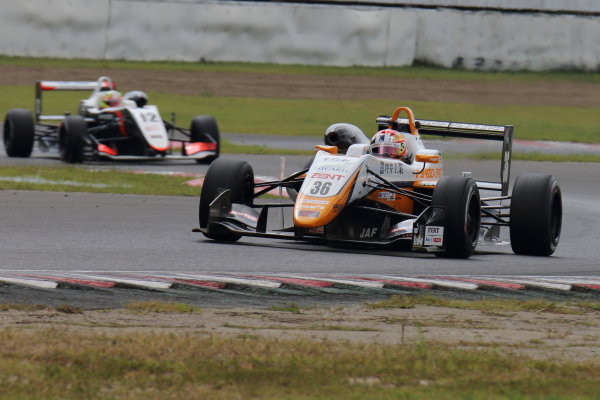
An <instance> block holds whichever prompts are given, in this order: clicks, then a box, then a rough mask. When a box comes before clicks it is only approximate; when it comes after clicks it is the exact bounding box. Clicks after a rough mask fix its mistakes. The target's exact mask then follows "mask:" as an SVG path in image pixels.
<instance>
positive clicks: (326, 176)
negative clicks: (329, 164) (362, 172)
mask: <svg viewBox="0 0 600 400" xmlns="http://www.w3.org/2000/svg"><path fill="white" fill-rule="evenodd" d="M310 177H311V178H315V179H333V180H338V181H339V180H340V179H342V178H343V177H344V175H340V174H325V173H322V172H313V173H312V175H311V176H310Z"/></svg>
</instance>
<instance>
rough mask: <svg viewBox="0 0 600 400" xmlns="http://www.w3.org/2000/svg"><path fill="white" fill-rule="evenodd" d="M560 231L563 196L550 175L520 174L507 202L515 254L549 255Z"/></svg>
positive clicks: (511, 239)
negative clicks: (508, 203) (508, 202)
mask: <svg viewBox="0 0 600 400" xmlns="http://www.w3.org/2000/svg"><path fill="white" fill-rule="evenodd" d="M561 228H562V196H561V192H560V187H559V186H558V181H557V180H556V178H555V177H554V176H552V175H546V174H533V173H527V174H522V175H519V177H518V178H517V180H516V181H515V184H514V186H513V191H512V197H511V202H510V245H511V247H512V249H513V251H514V252H515V253H516V254H523V255H532V256H549V255H551V254H552V253H554V251H555V250H556V247H557V246H558V241H559V240H560V232H561Z"/></svg>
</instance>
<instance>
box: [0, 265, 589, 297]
mask: <svg viewBox="0 0 600 400" xmlns="http://www.w3.org/2000/svg"><path fill="white" fill-rule="evenodd" d="M0 284H2V285H4V286H7V285H8V286H18V287H30V288H36V289H45V290H52V289H69V288H74V287H89V288H96V289H113V288H114V289H128V288H136V289H145V290H156V291H168V290H170V289H180V288H198V289H206V290H216V291H219V290H227V291H228V292H231V291H244V290H262V291H264V292H267V293H268V292H269V291H275V292H277V291H283V292H285V291H286V290H287V291H288V292H290V293H292V292H294V293H296V294H299V293H302V292H306V294H310V293H314V292H315V291H316V292H320V291H321V292H323V293H333V292H335V290H336V289H337V290H343V292H344V293H348V292H349V291H350V292H352V291H353V290H354V291H356V292H357V293H364V291H365V290H366V291H372V292H375V293H376V292H378V291H379V292H381V293H390V292H392V293H393V291H394V290H395V291H404V292H405V291H407V290H436V289H437V290H454V291H467V292H476V291H484V290H497V291H508V292H519V291H527V290H548V291H555V292H563V293H568V292H581V291H586V292H589V293H592V294H597V295H598V296H600V276H585V277H575V276H504V275H485V276H470V275H469V276H467V275H464V276H463V275H460V276H459V275H448V276H445V275H435V276H422V275H419V276H413V275H378V274H360V275H358V274H353V275H345V274H344V275H343V274H336V275H332V274H317V273H314V274H273V273H255V274H247V273H211V272H184V271H181V272H170V273H164V272H156V271H130V272H107V271H69V272H62V271H60V272H59V271H47V270H43V271H41V270H29V271H13V270H10V271H9V270H4V271H2V270H0ZM332 290H333V291H332Z"/></svg>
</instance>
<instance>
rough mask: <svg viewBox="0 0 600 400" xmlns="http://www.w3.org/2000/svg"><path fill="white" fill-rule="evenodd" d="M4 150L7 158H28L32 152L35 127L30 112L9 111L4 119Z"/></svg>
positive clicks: (18, 109) (21, 110) (16, 109)
mask: <svg viewBox="0 0 600 400" xmlns="http://www.w3.org/2000/svg"><path fill="white" fill-rule="evenodd" d="M3 128H4V131H3V139H4V149H5V150H6V155H7V156H9V157H29V156H31V152H32V151H33V139H34V132H35V125H34V123H33V116H32V115H31V111H29V110H25V109H22V108H15V109H14V110H10V111H9V112H8V113H7V114H6V117H5V118H4V127H3Z"/></svg>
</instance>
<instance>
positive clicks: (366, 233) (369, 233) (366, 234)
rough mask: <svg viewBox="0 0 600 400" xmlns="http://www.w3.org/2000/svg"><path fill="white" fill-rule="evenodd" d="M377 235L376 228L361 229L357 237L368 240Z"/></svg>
mask: <svg viewBox="0 0 600 400" xmlns="http://www.w3.org/2000/svg"><path fill="white" fill-rule="evenodd" d="M376 234H377V228H363V229H362V231H361V232H360V235H359V237H360V238H361V239H370V238H372V237H374V236H375V235H376Z"/></svg>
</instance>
